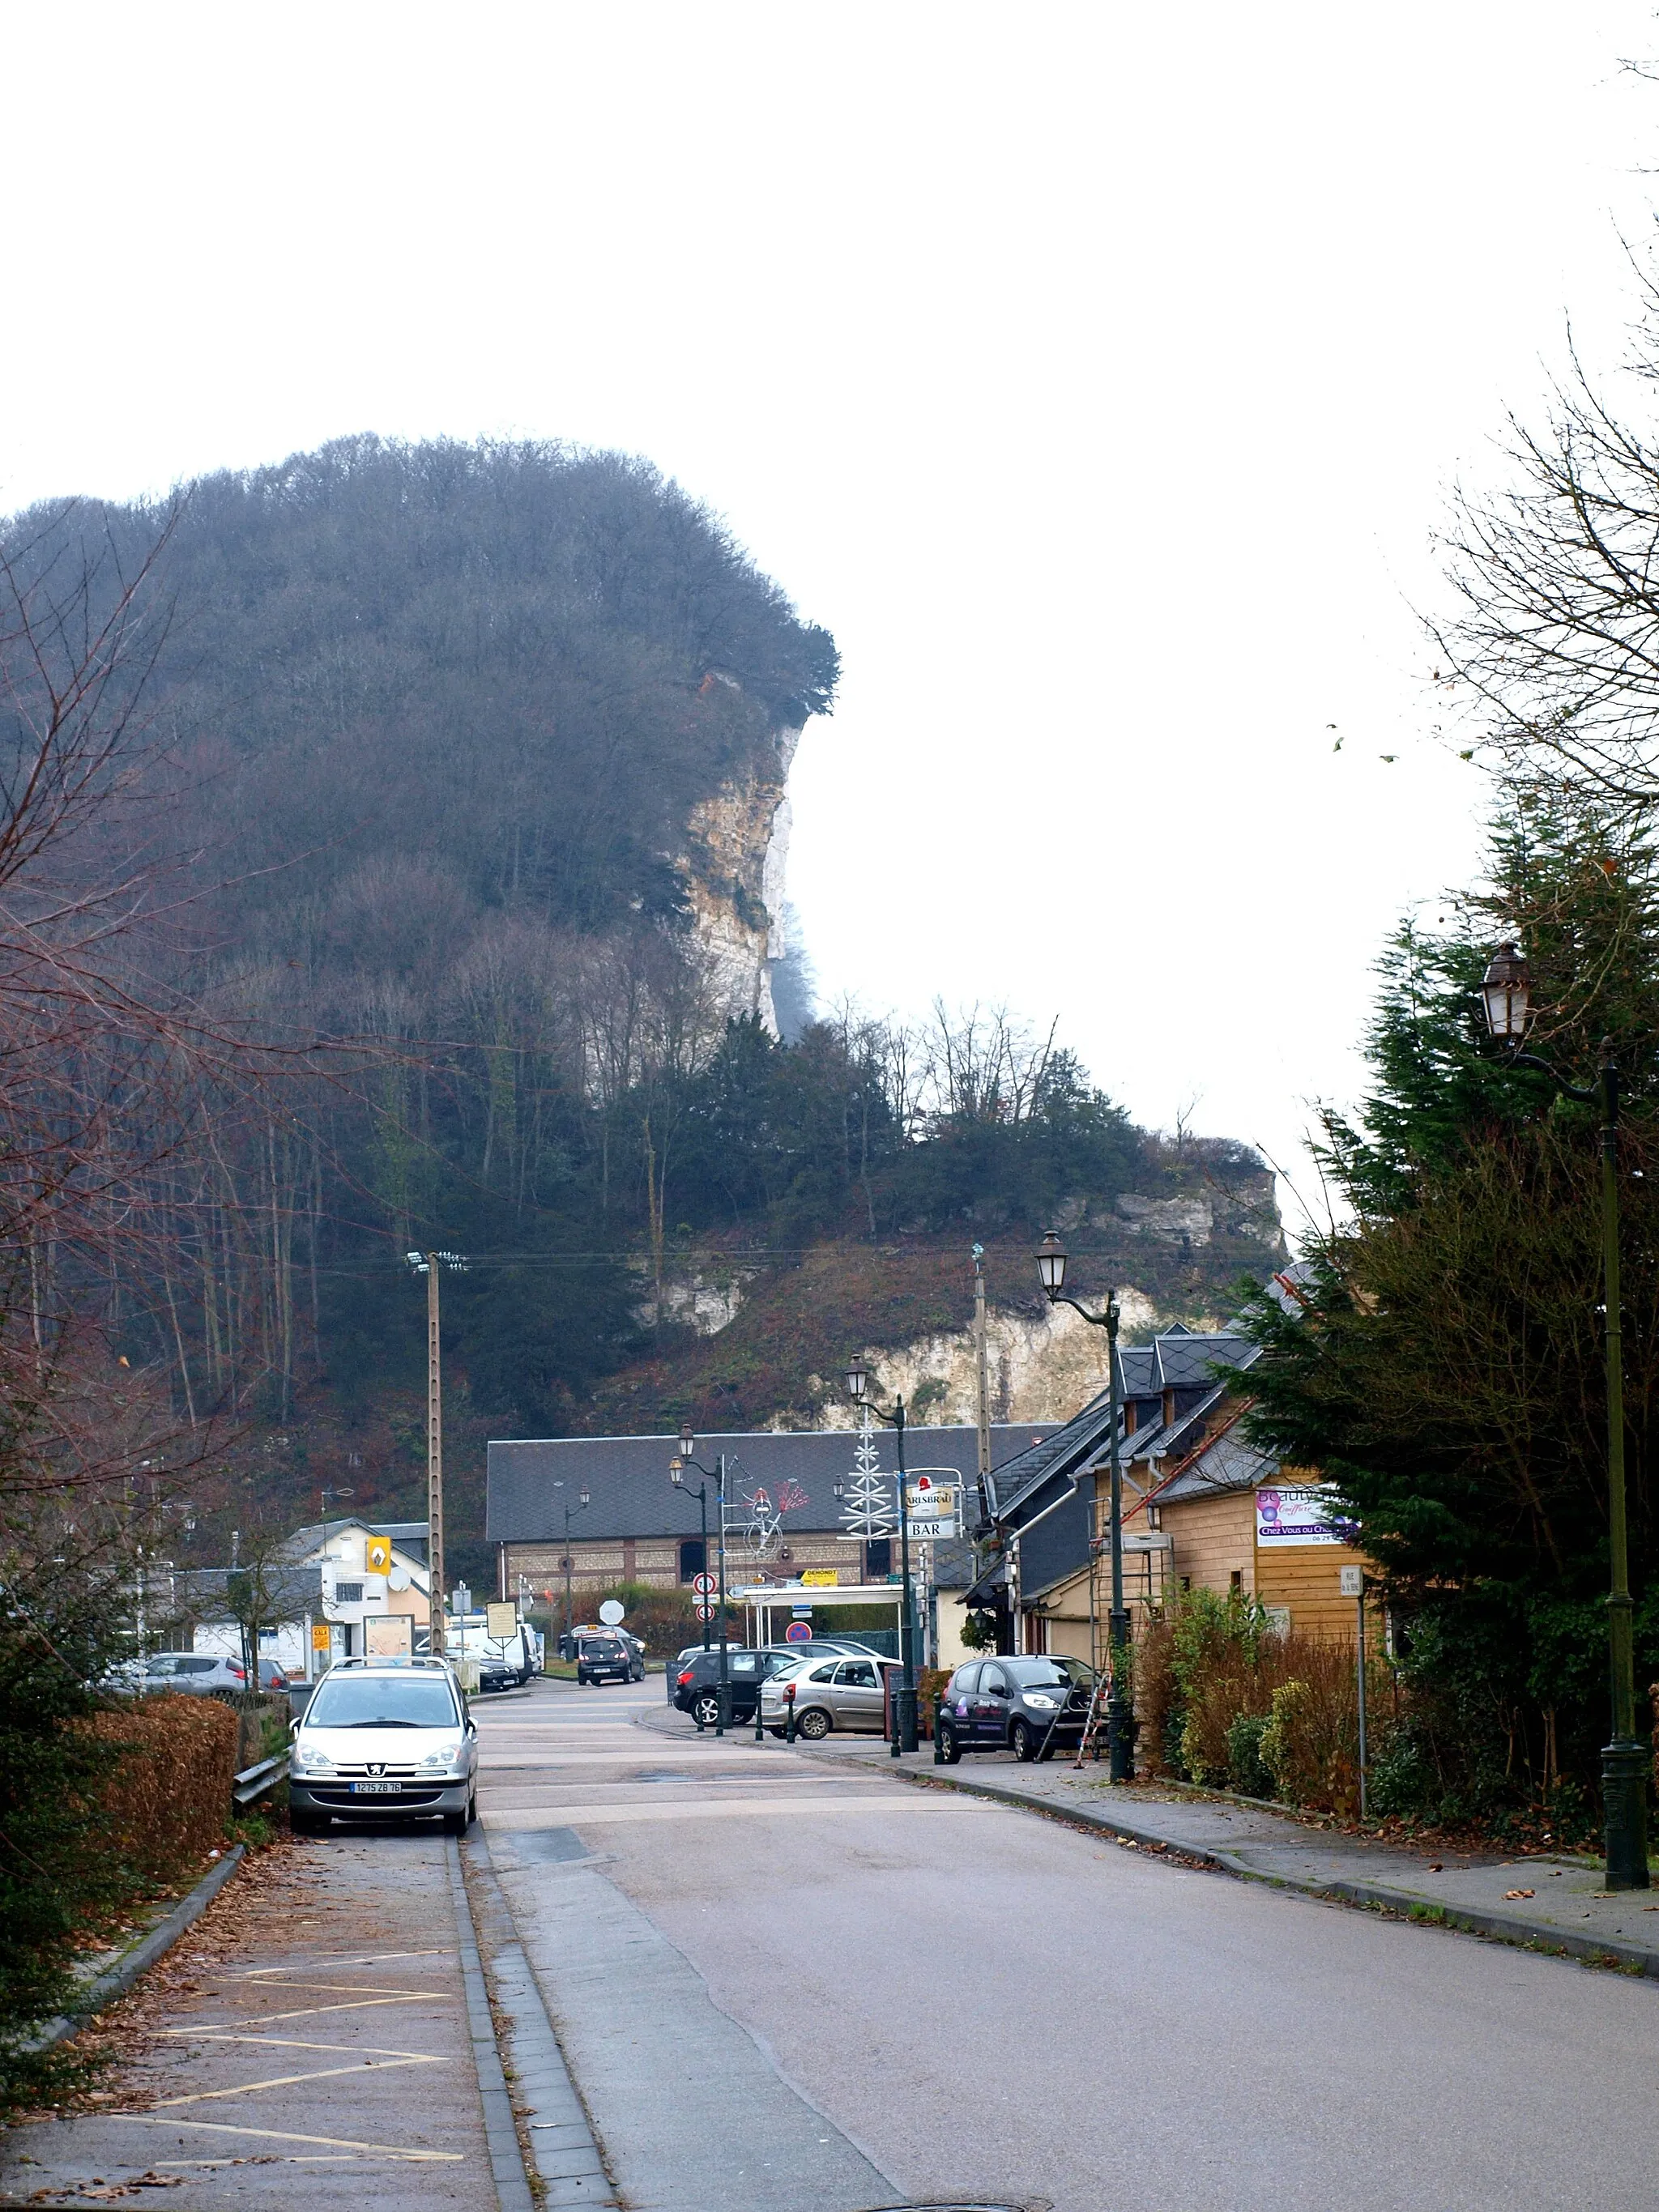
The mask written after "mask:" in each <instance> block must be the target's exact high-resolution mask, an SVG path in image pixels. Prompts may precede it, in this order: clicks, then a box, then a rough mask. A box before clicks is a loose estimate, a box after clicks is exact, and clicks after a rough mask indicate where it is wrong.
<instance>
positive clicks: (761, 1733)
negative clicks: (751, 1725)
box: [755, 1682, 766, 1743]
mask: <svg viewBox="0 0 1659 2212" xmlns="http://www.w3.org/2000/svg"><path fill="white" fill-rule="evenodd" d="M755 1741H756V1742H757V1743H764V1742H765V1741H766V1730H765V1729H763V1727H762V1726H761V1685H760V1684H759V1683H758V1682H757V1683H756V1685H755Z"/></svg>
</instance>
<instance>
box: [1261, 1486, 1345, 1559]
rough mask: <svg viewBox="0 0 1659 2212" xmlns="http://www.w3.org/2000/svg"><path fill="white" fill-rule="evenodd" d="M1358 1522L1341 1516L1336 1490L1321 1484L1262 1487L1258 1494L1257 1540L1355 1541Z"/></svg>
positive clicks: (1262, 1542) (1270, 1541)
mask: <svg viewBox="0 0 1659 2212" xmlns="http://www.w3.org/2000/svg"><path fill="white" fill-rule="evenodd" d="M1353 1534H1354V1524H1353V1522H1352V1521H1351V1520H1349V1519H1347V1518H1346V1516H1340V1515H1339V1513H1338V1511H1337V1506H1336V1500H1335V1498H1334V1495H1333V1494H1332V1492H1330V1491H1329V1490H1328V1489H1326V1488H1324V1487H1323V1486H1321V1487H1320V1488H1318V1489H1306V1490H1258V1491H1257V1492H1256V1493H1255V1541H1256V1542H1257V1544H1258V1545H1259V1546H1260V1545H1273V1544H1347V1543H1352V1541H1353Z"/></svg>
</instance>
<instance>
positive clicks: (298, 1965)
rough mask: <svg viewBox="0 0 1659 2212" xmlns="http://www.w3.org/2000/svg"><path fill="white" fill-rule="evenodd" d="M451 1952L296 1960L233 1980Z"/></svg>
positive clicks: (443, 1955)
mask: <svg viewBox="0 0 1659 2212" xmlns="http://www.w3.org/2000/svg"><path fill="white" fill-rule="evenodd" d="M453 1956H454V1954H453V1952H450V1951H368V1952H365V1953H364V1954H363V1955H362V1958H359V1959H296V1960H294V1961H293V1963H292V1964H291V1965H289V1966H255V1967H254V1968H253V1969H252V1971H251V1972H248V1973H246V1974H238V1975H235V1976H234V1977H232V1978H233V1979H234V1980H237V1981H243V1982H257V1981H260V1980H263V1979H264V1978H265V1977H266V1976H267V1975H270V1974H297V1973H301V1972H305V1971H306V1970H307V1969H308V1968H310V1967H313V1966H391V1965H392V1964H393V1963H394V1962H395V1961H396V1960H400V1959H448V1958H453Z"/></svg>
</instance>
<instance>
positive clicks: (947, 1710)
mask: <svg viewBox="0 0 1659 2212" xmlns="http://www.w3.org/2000/svg"><path fill="white" fill-rule="evenodd" d="M1094 1686H1095V1675H1094V1669H1093V1668H1091V1667H1086V1666H1085V1664H1084V1662H1082V1660H1081V1659H1065V1658H1042V1659H972V1660H969V1662H968V1664H967V1665H966V1666H965V1667H958V1668H957V1671H956V1673H955V1674H952V1675H951V1680H950V1681H949V1682H948V1683H947V1684H946V1685H945V1703H944V1705H943V1707H942V1708H941V1710H940V1713H939V1756H940V1758H941V1759H943V1760H944V1761H945V1765H947V1766H954V1765H956V1763H957V1759H960V1758H961V1757H962V1754H963V1752H964V1751H1012V1753H1013V1754H1014V1757H1015V1758H1016V1759H1022V1760H1024V1759H1047V1758H1048V1756H1049V1754H1050V1753H1052V1752H1056V1751H1071V1750H1074V1749H1075V1748H1076V1747H1077V1745H1078V1744H1079V1742H1080V1741H1082V1737H1083V1726H1084V1723H1085V1720H1086V1719H1087V1718H1088V1713H1089V1699H1090V1698H1091V1696H1092V1694H1093V1692H1094Z"/></svg>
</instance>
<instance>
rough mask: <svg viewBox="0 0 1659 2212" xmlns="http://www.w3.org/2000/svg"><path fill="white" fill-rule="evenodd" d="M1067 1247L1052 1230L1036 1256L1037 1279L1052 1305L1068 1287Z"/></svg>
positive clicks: (1038, 1248)
mask: <svg viewBox="0 0 1659 2212" xmlns="http://www.w3.org/2000/svg"><path fill="white" fill-rule="evenodd" d="M1066 1257H1067V1255H1066V1247H1065V1246H1064V1245H1063V1244H1062V1243H1060V1237H1059V1236H1058V1234H1057V1233H1056V1231H1054V1230H1052V1229H1051V1230H1050V1231H1048V1235H1047V1236H1046V1237H1044V1238H1043V1240H1042V1243H1041V1244H1039V1245H1038V1247H1037V1255H1036V1263H1037V1279H1038V1281H1039V1282H1041V1284H1042V1287H1043V1290H1044V1291H1046V1293H1047V1294H1048V1301H1049V1304H1053V1303H1054V1300H1055V1299H1056V1298H1057V1297H1059V1296H1060V1292H1061V1291H1063V1290H1064V1289H1065V1287H1066Z"/></svg>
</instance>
